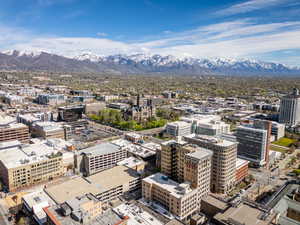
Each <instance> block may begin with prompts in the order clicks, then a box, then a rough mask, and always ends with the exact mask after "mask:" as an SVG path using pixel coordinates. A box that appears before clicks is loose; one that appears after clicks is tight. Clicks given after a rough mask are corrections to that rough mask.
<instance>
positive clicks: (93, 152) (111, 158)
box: [81, 143, 127, 176]
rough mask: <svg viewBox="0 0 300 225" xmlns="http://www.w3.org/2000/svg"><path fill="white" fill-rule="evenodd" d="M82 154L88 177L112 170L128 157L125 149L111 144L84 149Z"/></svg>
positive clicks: (85, 172)
mask: <svg viewBox="0 0 300 225" xmlns="http://www.w3.org/2000/svg"><path fill="white" fill-rule="evenodd" d="M81 154H82V155H83V165H84V174H85V175H86V176H90V175H92V174H95V173H98V172H100V171H103V170H106V169H109V168H112V167H114V166H116V165H117V163H118V162H121V161H122V160H124V159H126V157H127V151H126V150H125V149H124V148H122V147H119V146H117V145H114V144H111V143H102V144H98V145H95V146H93V147H90V148H87V149H84V150H82V151H81Z"/></svg>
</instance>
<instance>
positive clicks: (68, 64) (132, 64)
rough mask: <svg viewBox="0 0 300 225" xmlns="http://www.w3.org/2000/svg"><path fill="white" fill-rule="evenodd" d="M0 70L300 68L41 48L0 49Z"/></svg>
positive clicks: (295, 71) (270, 71)
mask: <svg viewBox="0 0 300 225" xmlns="http://www.w3.org/2000/svg"><path fill="white" fill-rule="evenodd" d="M0 69H1V70H20V71H24V70H25V71H49V72H50V71H51V72H85V73H113V74H174V75H300V68H297V67H289V66H286V65H283V64H280V63H272V62H264V61H259V60H251V59H232V58H194V57H175V56H171V55H167V56H162V55H158V54H153V55H151V54H133V55H121V54H119V55H110V56H98V55H94V54H92V53H82V54H80V55H78V56H76V57H65V56H61V55H56V54H51V53H47V52H43V51H34V52H31V51H16V50H10V51H5V52H0Z"/></svg>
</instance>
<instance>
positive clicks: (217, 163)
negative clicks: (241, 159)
mask: <svg viewBox="0 0 300 225" xmlns="http://www.w3.org/2000/svg"><path fill="white" fill-rule="evenodd" d="M183 138H184V141H187V142H188V143H190V144H195V145H198V146H200V147H202V148H206V149H209V150H211V151H212V152H213V157H212V172H211V191H212V192H217V193H226V192H228V191H230V190H232V188H233V187H234V186H235V183H236V176H235V169H236V168H235V164H236V159H237V143H236V142H231V141H228V140H225V139H221V138H216V137H212V136H208V135H196V134H191V135H187V136H184V137H183Z"/></svg>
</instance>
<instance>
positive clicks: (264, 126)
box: [253, 120, 272, 168]
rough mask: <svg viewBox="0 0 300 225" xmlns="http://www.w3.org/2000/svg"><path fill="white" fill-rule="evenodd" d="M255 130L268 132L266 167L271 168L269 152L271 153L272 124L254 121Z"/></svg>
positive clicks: (264, 121)
mask: <svg viewBox="0 0 300 225" xmlns="http://www.w3.org/2000/svg"><path fill="white" fill-rule="evenodd" d="M253 127H254V128H259V129H263V130H266V131H267V144H266V151H265V162H266V163H265V166H266V168H269V152H270V142H271V134H272V122H271V121H268V120H254V122H253Z"/></svg>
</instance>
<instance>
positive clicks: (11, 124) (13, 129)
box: [0, 115, 29, 143]
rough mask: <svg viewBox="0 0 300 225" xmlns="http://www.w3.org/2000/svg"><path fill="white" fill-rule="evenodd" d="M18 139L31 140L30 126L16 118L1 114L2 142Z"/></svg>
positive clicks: (0, 135)
mask: <svg viewBox="0 0 300 225" xmlns="http://www.w3.org/2000/svg"><path fill="white" fill-rule="evenodd" d="M14 140H18V141H20V142H22V143H28V142H29V128H28V126H26V125H24V124H22V123H17V122H16V119H15V118H12V117H10V116H1V115H0V142H4V141H14Z"/></svg>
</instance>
